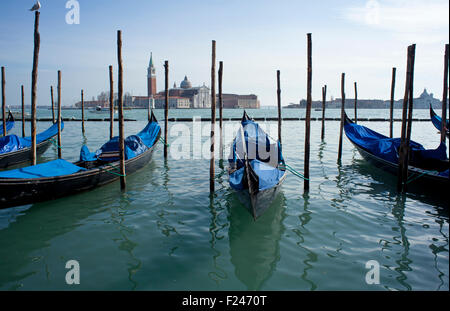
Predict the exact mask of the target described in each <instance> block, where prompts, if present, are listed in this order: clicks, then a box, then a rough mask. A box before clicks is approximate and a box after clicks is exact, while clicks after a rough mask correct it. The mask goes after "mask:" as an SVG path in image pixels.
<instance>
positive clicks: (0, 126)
mask: <svg viewBox="0 0 450 311" xmlns="http://www.w3.org/2000/svg"><path fill="white" fill-rule="evenodd" d="M14 123H15V122H14V116H13V114H12V113H11V111H9V113H8V118H7V119H6V133H8V132H9V131H11V130H12V128H13V127H14ZM0 136H3V122H2V123H0Z"/></svg>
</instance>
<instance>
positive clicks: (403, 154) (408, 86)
mask: <svg viewBox="0 0 450 311" xmlns="http://www.w3.org/2000/svg"><path fill="white" fill-rule="evenodd" d="M414 56H415V44H413V45H410V46H408V60H407V66H406V80H405V96H404V98H403V113H402V131H401V140H400V148H399V155H398V158H399V165H398V179H397V190H398V191H403V190H405V187H404V183H405V182H406V180H407V177H408V175H407V173H408V150H409V141H407V131H408V129H407V127H409V125H408V120H407V118H408V117H407V112H408V103H409V102H410V106H412V82H413V71H414ZM410 97H411V98H410ZM411 115H412V113H411Z"/></svg>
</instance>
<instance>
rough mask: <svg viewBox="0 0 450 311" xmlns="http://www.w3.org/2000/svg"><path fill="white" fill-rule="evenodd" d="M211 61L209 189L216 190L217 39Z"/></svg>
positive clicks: (213, 41)
mask: <svg viewBox="0 0 450 311" xmlns="http://www.w3.org/2000/svg"><path fill="white" fill-rule="evenodd" d="M211 61H212V63H211V159H210V162H209V191H210V192H211V193H213V192H214V174H215V170H214V164H215V159H214V139H215V137H214V130H215V126H216V41H215V40H212V60H211Z"/></svg>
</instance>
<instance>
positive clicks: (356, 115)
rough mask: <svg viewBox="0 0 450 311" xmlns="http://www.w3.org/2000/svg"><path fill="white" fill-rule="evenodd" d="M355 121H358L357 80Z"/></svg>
mask: <svg viewBox="0 0 450 311" xmlns="http://www.w3.org/2000/svg"><path fill="white" fill-rule="evenodd" d="M355 123H358V89H357V85H356V82H355Z"/></svg>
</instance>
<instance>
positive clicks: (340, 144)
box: [338, 73, 345, 161]
mask: <svg viewBox="0 0 450 311" xmlns="http://www.w3.org/2000/svg"><path fill="white" fill-rule="evenodd" d="M341 96H342V103H341V126H340V129H339V149H338V161H341V158H342V135H343V132H344V116H345V73H342V76H341Z"/></svg>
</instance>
